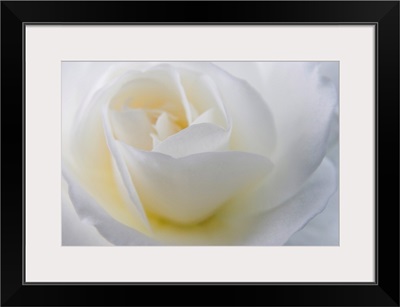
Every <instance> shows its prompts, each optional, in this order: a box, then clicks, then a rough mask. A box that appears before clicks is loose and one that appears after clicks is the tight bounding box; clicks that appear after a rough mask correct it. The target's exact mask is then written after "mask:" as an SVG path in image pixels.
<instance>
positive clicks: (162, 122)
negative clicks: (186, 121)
mask: <svg viewBox="0 0 400 307" xmlns="http://www.w3.org/2000/svg"><path fill="white" fill-rule="evenodd" d="M154 128H155V130H156V132H157V136H158V137H157V139H158V140H160V141H163V140H165V139H166V138H167V137H169V136H171V135H173V134H175V133H177V132H178V131H179V130H181V128H180V127H179V126H178V125H177V124H175V123H174V122H173V121H172V120H171V118H170V116H169V115H168V113H166V112H163V113H162V114H161V115H160V116H159V117H158V119H157V122H156V124H155V126H154ZM125 143H126V142H125ZM127 144H129V143H127Z"/></svg>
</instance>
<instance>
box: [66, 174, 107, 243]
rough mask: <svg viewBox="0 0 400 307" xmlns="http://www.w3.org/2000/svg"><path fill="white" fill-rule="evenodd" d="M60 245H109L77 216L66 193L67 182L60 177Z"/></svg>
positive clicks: (94, 229) (93, 228)
mask: <svg viewBox="0 0 400 307" xmlns="http://www.w3.org/2000/svg"><path fill="white" fill-rule="evenodd" d="M61 197H62V208H61V209H62V215H61V217H62V223H61V227H62V232H61V234H62V245H63V246H96V245H97V246H105V245H111V244H110V242H108V241H106V240H105V239H104V238H103V237H102V236H101V235H100V234H99V232H98V231H97V230H96V228H95V227H93V226H92V225H90V224H88V223H84V222H82V220H81V219H80V218H79V217H78V215H77V213H76V211H75V209H74V206H73V205H72V203H71V200H70V198H69V195H68V184H67V183H66V181H65V180H64V179H62V194H61Z"/></svg>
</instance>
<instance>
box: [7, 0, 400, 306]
mask: <svg viewBox="0 0 400 307" xmlns="http://www.w3.org/2000/svg"><path fill="white" fill-rule="evenodd" d="M181 12H185V14H182V13H181ZM105 22H107V23H115V24H117V23H118V24H120V23H130V24H144V23H146V24H205V23H207V24H225V25H235V24H344V25H349V24H371V25H375V30H376V32H375V35H376V47H375V48H376V50H375V51H376V118H375V123H376V144H377V146H376V149H375V150H376V151H375V154H376V182H375V186H376V193H375V194H376V242H377V244H376V251H375V255H376V282H374V283H365V284H363V283H357V284H353V283H314V284H310V283H308V284H306V283H291V284H288V283H246V284H240V283H230V284H228V283H224V284H220V283H164V284H163V283H157V284H156V283H140V284H139V283H136V284H129V283H115V284H107V283H97V284H93V283H91V284H77V283H71V284H51V283H48V284H44V283H41V284H32V283H30V284H26V283H25V281H24V276H23V272H24V240H23V225H24V215H23V212H24V211H23V208H24V203H25V194H24V193H25V184H24V179H25V162H24V161H25V160H24V159H25V151H24V144H25V143H24V142H25V131H24V120H25V118H24V109H25V97H24V64H25V63H24V27H25V25H27V24H29V23H36V24H37V23H43V24H70V23H77V24H83V23H85V24H87V23H89V24H94V25H96V24H102V23H105ZM1 77H2V78H1V126H2V133H1V139H2V140H1V144H2V151H1V154H2V158H1V170H2V186H1V191H2V193H1V304H2V306H126V305H132V306H133V305H135V306H136V305H144V306H150V305H160V306H161V305H176V306H182V305H188V306H189V305H190V306H194V305H196V306H199V305H221V306H222V305H228V306H229V305H232V306H242V305H248V306H264V305H265V306H267V305H268V306H315V305H319V306H399V192H398V191H399V2H398V1H354V2H352V1H348V2H329V1H326V2H325V1H309V2H306V1H296V2H289V1H282V2H264V1H260V2H258V1H257V2H130V1H122V2H105V1H104V2H103V1H101V2H92V1H91V2H80V1H79V2H78V1H71V2H63V1H56V2H48V1H43V2H24V1H16V2H11V1H4V2H2V3H1ZM183 294H184V295H183ZM188 298H190V299H188Z"/></svg>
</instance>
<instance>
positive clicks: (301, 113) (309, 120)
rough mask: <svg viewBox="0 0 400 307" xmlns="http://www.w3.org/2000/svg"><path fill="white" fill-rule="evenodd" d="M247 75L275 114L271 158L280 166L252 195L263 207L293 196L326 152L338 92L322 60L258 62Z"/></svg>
mask: <svg viewBox="0 0 400 307" xmlns="http://www.w3.org/2000/svg"><path fill="white" fill-rule="evenodd" d="M226 66H227V65H226ZM226 66H225V67H226ZM243 73H244V74H243V77H244V78H246V80H250V81H251V82H252V84H253V86H255V87H256V88H257V89H258V90H259V91H260V93H262V95H263V97H264V99H265V100H266V101H267V102H268V105H269V107H270V108H271V110H272V113H273V115H274V120H275V125H276V131H277V135H278V143H277V146H276V150H275V151H274V153H273V155H272V156H271V160H272V161H273V163H274V164H275V165H276V167H275V168H274V170H273V172H271V174H270V176H268V178H267V180H266V182H265V185H264V187H263V188H261V189H260V190H259V192H258V195H257V194H256V195H254V197H255V198H259V200H260V204H261V207H262V208H264V209H268V208H273V207H275V206H277V205H279V204H280V203H282V202H283V201H285V200H287V199H288V198H290V197H291V196H292V195H294V194H295V193H296V192H297V191H298V189H299V187H300V186H301V184H302V183H303V182H304V181H305V180H307V178H308V177H309V176H310V175H311V174H312V173H313V172H314V171H315V169H316V168H317V167H318V166H319V164H320V163H321V161H322V159H323V157H324V156H325V154H326V151H327V149H328V145H329V139H330V133H331V125H332V121H333V120H337V119H335V118H334V112H335V110H336V109H337V103H338V96H337V91H336V89H335V86H334V85H333V83H331V82H330V81H329V80H327V79H326V78H322V77H321V74H320V72H319V69H318V63H304V62H299V63H294V62H259V63H254V64H253V65H248V67H247V69H244V70H243ZM250 75H251V76H250ZM255 76H258V78H256V77H255ZM260 80H261V81H262V82H260ZM260 209H261V208H260Z"/></svg>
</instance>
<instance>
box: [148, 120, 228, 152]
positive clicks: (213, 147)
mask: <svg viewBox="0 0 400 307" xmlns="http://www.w3.org/2000/svg"><path fill="white" fill-rule="evenodd" d="M229 135H230V132H229V131H225V130H224V129H222V128H220V127H218V126H215V125H213V124H206V123H204V124H194V125H192V126H190V127H188V128H186V129H184V130H181V131H180V132H178V133H176V134H174V135H172V136H170V137H169V138H167V139H166V140H165V141H163V142H161V143H159V144H158V145H156V146H155V147H154V148H153V151H154V152H159V153H163V154H166V155H170V156H172V157H174V158H181V157H184V156H188V155H192V154H196V153H201V152H213V151H223V150H227V149H228V143H229Z"/></svg>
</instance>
